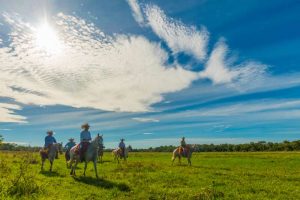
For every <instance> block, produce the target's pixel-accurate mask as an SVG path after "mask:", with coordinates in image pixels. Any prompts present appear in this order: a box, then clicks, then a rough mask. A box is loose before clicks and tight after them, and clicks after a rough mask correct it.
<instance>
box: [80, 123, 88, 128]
mask: <svg viewBox="0 0 300 200" xmlns="http://www.w3.org/2000/svg"><path fill="white" fill-rule="evenodd" d="M86 128H90V125H89V124H88V123H85V124H82V125H81V129H86Z"/></svg>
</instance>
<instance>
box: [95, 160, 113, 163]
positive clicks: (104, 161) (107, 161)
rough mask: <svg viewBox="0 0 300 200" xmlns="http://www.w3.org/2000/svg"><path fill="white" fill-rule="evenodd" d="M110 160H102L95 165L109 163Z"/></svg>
mask: <svg viewBox="0 0 300 200" xmlns="http://www.w3.org/2000/svg"><path fill="white" fill-rule="evenodd" d="M111 162H112V161H111V160H102V162H100V161H99V160H98V161H97V163H111Z"/></svg>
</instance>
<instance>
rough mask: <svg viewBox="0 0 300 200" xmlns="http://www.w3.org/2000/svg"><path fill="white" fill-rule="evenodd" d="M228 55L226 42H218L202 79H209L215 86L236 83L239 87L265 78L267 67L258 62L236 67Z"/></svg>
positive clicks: (202, 74) (201, 74)
mask: <svg viewBox="0 0 300 200" xmlns="http://www.w3.org/2000/svg"><path fill="white" fill-rule="evenodd" d="M227 53H228V47H227V45H226V44H225V42H224V41H220V42H218V43H217V44H216V46H215V48H214V49H213V51H212V52H211V54H210V56H209V59H208V61H207V62H206V64H205V70H204V71H202V72H200V73H199V75H200V77H202V78H209V79H210V80H212V81H213V83H215V84H221V83H231V82H233V81H235V83H237V84H239V85H240V84H243V83H247V84H248V83H249V82H250V81H258V80H259V78H262V77H264V74H265V70H266V68H267V67H266V65H263V64H260V63H256V62H244V63H241V64H239V65H234V63H233V59H232V58H227ZM239 85H237V86H239Z"/></svg>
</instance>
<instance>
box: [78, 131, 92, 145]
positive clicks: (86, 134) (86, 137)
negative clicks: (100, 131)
mask: <svg viewBox="0 0 300 200" xmlns="http://www.w3.org/2000/svg"><path fill="white" fill-rule="evenodd" d="M90 140H92V137H91V133H90V132H89V131H82V132H81V133H80V141H81V142H82V141H85V142H87V141H90Z"/></svg>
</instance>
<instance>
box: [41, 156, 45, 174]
mask: <svg viewBox="0 0 300 200" xmlns="http://www.w3.org/2000/svg"><path fill="white" fill-rule="evenodd" d="M44 163H45V159H43V158H42V166H41V171H43V170H44Z"/></svg>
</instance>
